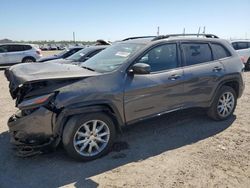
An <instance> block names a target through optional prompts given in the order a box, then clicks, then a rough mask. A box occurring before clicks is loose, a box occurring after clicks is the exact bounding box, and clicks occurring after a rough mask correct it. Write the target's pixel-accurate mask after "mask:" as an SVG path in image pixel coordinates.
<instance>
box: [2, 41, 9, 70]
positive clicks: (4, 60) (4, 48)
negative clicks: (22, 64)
mask: <svg viewBox="0 0 250 188" xmlns="http://www.w3.org/2000/svg"><path fill="white" fill-rule="evenodd" d="M8 63H9V59H8V56H7V46H6V45H0V65H4V64H8Z"/></svg>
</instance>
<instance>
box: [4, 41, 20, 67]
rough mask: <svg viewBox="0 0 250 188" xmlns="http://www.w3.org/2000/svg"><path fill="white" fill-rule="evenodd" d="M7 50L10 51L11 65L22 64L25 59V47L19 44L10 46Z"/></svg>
mask: <svg viewBox="0 0 250 188" xmlns="http://www.w3.org/2000/svg"><path fill="white" fill-rule="evenodd" d="M7 50H8V59H9V63H11V64H14V63H20V62H22V60H23V58H24V47H23V45H19V44H17V45H15V44H13V45H8V46H7Z"/></svg>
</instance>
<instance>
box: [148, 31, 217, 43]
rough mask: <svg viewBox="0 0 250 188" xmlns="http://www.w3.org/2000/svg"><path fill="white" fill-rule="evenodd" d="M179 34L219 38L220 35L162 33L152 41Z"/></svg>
mask: <svg viewBox="0 0 250 188" xmlns="http://www.w3.org/2000/svg"><path fill="white" fill-rule="evenodd" d="M179 36H183V37H185V36H196V37H199V36H203V37H205V38H217V39H218V38H219V37H218V36H216V35H214V34H197V33H196V34H170V35H160V36H157V37H155V38H153V39H152V41H155V40H160V39H166V38H170V37H179Z"/></svg>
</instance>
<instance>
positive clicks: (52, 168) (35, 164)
mask: <svg viewBox="0 0 250 188" xmlns="http://www.w3.org/2000/svg"><path fill="white" fill-rule="evenodd" d="M235 119H236V117H235V116H233V117H231V118H230V119H228V120H226V121H221V122H215V121H212V120H210V119H209V118H207V117H206V114H205V112H204V111H202V110H197V109H190V110H183V111H179V112H173V113H170V114H167V115H164V116H163V117H158V118H154V119H151V120H148V121H144V122H140V123H137V124H134V125H130V126H128V127H127V128H125V129H124V130H123V133H122V134H121V135H119V136H118V139H117V140H118V141H117V143H116V144H114V148H113V151H112V152H111V153H109V154H108V155H107V156H105V157H102V158H100V159H97V160H95V161H91V162H85V163H81V162H76V161H74V160H72V159H70V158H69V157H68V156H67V155H66V153H65V152H64V150H63V149H62V148H59V149H58V150H57V151H56V152H53V153H50V154H46V155H40V156H34V157H30V158H18V157H15V156H14V155H13V152H12V150H11V149H10V148H11V146H10V144H9V134H8V133H7V132H4V133H2V134H1V135H0V143H1V145H2V146H3V147H1V149H0V153H1V156H0V159H1V163H0V185H2V187H34V186H35V187H59V186H64V185H68V184H74V186H75V187H84V188H88V187H91V188H92V187H97V186H98V183H97V182H94V181H93V180H91V177H92V176H95V175H98V174H101V173H104V172H107V171H110V170H113V169H115V168H118V167H121V166H123V165H126V164H129V163H132V162H136V161H141V160H146V159H148V158H149V157H153V156H157V155H160V154H162V153H164V152H167V151H170V150H174V149H176V148H180V147H183V146H185V145H189V144H193V143H195V142H198V141H200V140H203V139H206V138H208V137H210V136H213V135H216V134H218V133H220V132H222V131H223V130H225V129H227V128H228V127H229V126H230V125H231V124H232V123H233V122H234V120H235ZM1 173H2V174H1ZM0 187H1V186H0Z"/></svg>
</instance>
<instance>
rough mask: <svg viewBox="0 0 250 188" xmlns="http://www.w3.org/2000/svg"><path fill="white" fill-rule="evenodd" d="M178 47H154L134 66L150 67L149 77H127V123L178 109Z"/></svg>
mask: <svg viewBox="0 0 250 188" xmlns="http://www.w3.org/2000/svg"><path fill="white" fill-rule="evenodd" d="M179 59H180V58H179V55H178V48H177V44H175V43H171V44H163V45H160V46H156V47H154V48H152V49H151V50H150V51H148V52H147V53H146V54H145V55H143V56H142V57H141V58H140V59H139V60H138V61H137V63H146V64H149V65H150V66H151V72H150V74H144V75H137V74H131V75H130V74H128V75H127V80H126V84H125V94H124V108H125V118H126V121H127V122H131V121H133V120H138V119H141V118H146V117H149V116H153V115H157V114H159V113H162V112H165V111H168V110H174V109H177V108H180V107H181V104H182V95H183V69H182V68H181V67H180V61H179Z"/></svg>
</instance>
